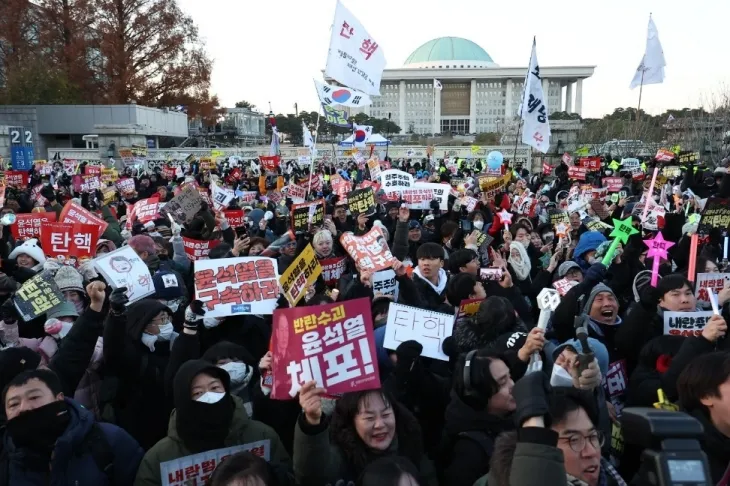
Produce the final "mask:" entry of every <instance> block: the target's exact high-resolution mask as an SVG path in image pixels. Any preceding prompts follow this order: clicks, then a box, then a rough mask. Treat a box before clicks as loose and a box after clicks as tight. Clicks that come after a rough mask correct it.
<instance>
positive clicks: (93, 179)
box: [81, 175, 101, 192]
mask: <svg viewBox="0 0 730 486" xmlns="http://www.w3.org/2000/svg"><path fill="white" fill-rule="evenodd" d="M97 189H101V180H100V179H99V177H98V176H95V175H83V176H81V192H94V191H96V190H97Z"/></svg>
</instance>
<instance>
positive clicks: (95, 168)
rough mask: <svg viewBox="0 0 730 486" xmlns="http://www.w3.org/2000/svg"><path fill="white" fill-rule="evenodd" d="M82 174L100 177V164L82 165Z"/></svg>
mask: <svg viewBox="0 0 730 486" xmlns="http://www.w3.org/2000/svg"><path fill="white" fill-rule="evenodd" d="M84 175H87V176H90V177H101V166H100V165H88V164H87V165H86V166H85V167H84Z"/></svg>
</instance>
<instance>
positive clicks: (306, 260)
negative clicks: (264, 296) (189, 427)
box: [279, 244, 322, 307]
mask: <svg viewBox="0 0 730 486" xmlns="http://www.w3.org/2000/svg"><path fill="white" fill-rule="evenodd" d="M321 273H322V267H321V266H320V265H319V262H318V261H317V256H316V255H315V254H314V248H312V245H311V244H308V245H307V247H306V248H305V249H304V251H302V252H301V253H300V254H299V256H298V257H297V258H296V259H294V261H293V262H291V264H289V266H288V267H287V268H286V270H284V273H282V274H281V277H280V278H279V283H281V290H282V292H283V293H284V297H286V300H287V301H289V305H291V306H292V307H294V306H295V305H297V302H299V300H300V299H301V298H302V297H304V294H305V293H306V291H305V289H306V288H307V287H309V286H310V285H314V282H315V281H316V280H317V277H319V275H320V274H321Z"/></svg>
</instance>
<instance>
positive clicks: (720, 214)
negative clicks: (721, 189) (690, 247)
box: [697, 197, 730, 234]
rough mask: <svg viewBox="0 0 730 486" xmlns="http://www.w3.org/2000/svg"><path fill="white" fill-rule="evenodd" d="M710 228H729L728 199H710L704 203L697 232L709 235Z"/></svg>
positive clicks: (729, 210)
mask: <svg viewBox="0 0 730 486" xmlns="http://www.w3.org/2000/svg"><path fill="white" fill-rule="evenodd" d="M712 228H717V229H721V230H723V229H727V228H730V198H725V199H721V198H719V197H710V198H708V199H707V202H705V208H704V209H703V210H702V214H701V216H700V223H699V226H698V228H697V231H698V232H699V233H704V234H709V233H710V230H712Z"/></svg>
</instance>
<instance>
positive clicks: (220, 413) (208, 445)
mask: <svg viewBox="0 0 730 486" xmlns="http://www.w3.org/2000/svg"><path fill="white" fill-rule="evenodd" d="M230 391H231V379H230V376H229V375H228V373H227V372H226V371H225V369H223V368H220V367H218V366H215V365H213V364H211V363H209V362H208V361H204V360H190V361H188V362H186V363H185V364H183V365H182V366H181V367H180V369H179V370H178V372H177V374H176V375H175V380H174V384H173V397H174V404H175V410H173V412H172V414H171V415H170V420H169V425H168V431H167V436H166V437H165V438H163V439H162V440H160V441H159V442H157V444H155V445H154V447H152V448H151V449H150V450H149V451H148V452H147V453H146V454H145V456H144V459H143V460H142V463H141V464H140V467H139V471H138V472H137V478H136V480H135V482H134V484H135V486H158V485H160V484H162V481H161V478H160V464H161V463H163V462H167V461H172V460H175V459H180V458H183V457H185V456H190V455H193V454H199V453H203V452H207V451H213V450H216V449H223V448H226V447H233V446H240V445H249V444H250V446H251V447H257V446H258V445H259V444H257V443H259V442H263V448H264V455H265V456H266V455H267V456H268V459H269V463H270V464H271V466H272V467H273V468H274V471H275V474H276V476H277V479H278V480H279V484H280V485H282V486H285V485H287V484H293V482H292V481H291V479H292V474H291V471H292V466H291V459H290V457H289V454H287V452H286V450H285V449H284V446H283V444H282V443H281V440H280V439H279V436H278V435H276V432H274V431H273V429H271V428H270V427H269V426H267V425H264V424H263V423H261V422H257V421H255V420H251V419H250V418H249V416H248V415H247V414H246V410H245V408H244V406H243V402H242V401H241V400H240V398H238V397H236V396H233V395H231V394H230ZM211 472H212V471H211Z"/></svg>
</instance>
